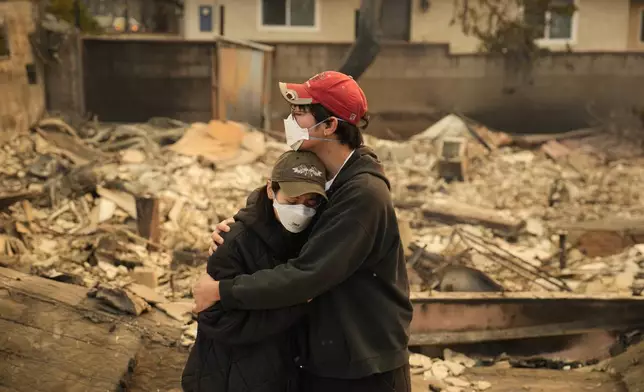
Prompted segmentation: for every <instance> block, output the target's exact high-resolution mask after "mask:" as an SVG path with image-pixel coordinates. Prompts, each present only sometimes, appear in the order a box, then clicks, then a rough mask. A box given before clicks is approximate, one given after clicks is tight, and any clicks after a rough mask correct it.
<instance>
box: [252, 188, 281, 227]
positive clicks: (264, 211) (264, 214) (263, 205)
mask: <svg viewBox="0 0 644 392" xmlns="http://www.w3.org/2000/svg"><path fill="white" fill-rule="evenodd" d="M271 189H272V190H273V194H277V192H278V191H279V190H280V185H279V184H278V183H277V182H276V181H271ZM256 191H257V192H258V195H257V200H256V202H255V205H256V206H257V209H258V211H259V214H258V219H259V220H261V221H264V222H266V221H270V220H271V219H275V213H274V212H273V202H272V201H271V200H270V199H269V198H268V194H267V192H266V185H264V186H262V187H260V188H257V190H256Z"/></svg>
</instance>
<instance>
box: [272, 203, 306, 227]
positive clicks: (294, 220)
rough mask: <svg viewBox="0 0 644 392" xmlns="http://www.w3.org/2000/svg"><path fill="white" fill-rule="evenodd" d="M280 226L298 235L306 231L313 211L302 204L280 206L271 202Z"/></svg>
mask: <svg viewBox="0 0 644 392" xmlns="http://www.w3.org/2000/svg"><path fill="white" fill-rule="evenodd" d="M273 207H275V210H276V211H277V215H278V216H279V218H280V222H281V223H282V226H284V228H285V229H286V230H288V231H290V232H291V233H299V232H301V231H303V230H304V229H306V228H307V227H308V226H309V224H310V223H311V220H312V219H313V217H314V216H315V209H313V208H311V207H307V206H305V205H303V204H280V203H278V202H277V200H273Z"/></svg>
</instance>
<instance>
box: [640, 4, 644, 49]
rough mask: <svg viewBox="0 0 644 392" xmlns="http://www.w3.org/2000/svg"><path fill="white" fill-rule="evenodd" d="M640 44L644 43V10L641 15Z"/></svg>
mask: <svg viewBox="0 0 644 392" xmlns="http://www.w3.org/2000/svg"><path fill="white" fill-rule="evenodd" d="M640 42H644V10H642V12H641V14H640Z"/></svg>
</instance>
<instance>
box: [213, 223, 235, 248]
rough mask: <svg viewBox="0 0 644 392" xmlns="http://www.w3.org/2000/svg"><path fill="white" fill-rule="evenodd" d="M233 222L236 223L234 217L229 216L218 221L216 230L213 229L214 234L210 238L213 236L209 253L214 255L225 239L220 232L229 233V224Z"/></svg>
mask: <svg viewBox="0 0 644 392" xmlns="http://www.w3.org/2000/svg"><path fill="white" fill-rule="evenodd" d="M233 223H235V219H233V218H227V219H224V220H223V221H221V222H219V223H217V226H215V231H213V232H212V235H211V236H210V238H212V244H210V248H209V249H208V255H210V256H212V254H213V253H215V251H216V250H217V248H218V247H220V246H221V245H222V244H223V243H224V239H223V237H222V236H221V235H220V233H228V232H229V231H230V226H229V225H232V224H233Z"/></svg>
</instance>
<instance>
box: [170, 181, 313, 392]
mask: <svg viewBox="0 0 644 392" xmlns="http://www.w3.org/2000/svg"><path fill="white" fill-rule="evenodd" d="M256 196H258V197H257V199H258V202H257V203H256V204H252V205H251V206H249V207H247V208H245V209H243V210H241V211H240V212H239V213H238V214H237V215H236V216H235V221H236V222H235V223H234V224H233V225H231V230H230V232H228V233H225V235H224V240H225V243H224V244H223V245H222V246H221V247H220V248H218V249H217V252H215V253H214V254H213V255H212V256H210V258H209V259H208V266H207V270H208V274H209V275H210V276H212V277H213V278H214V279H216V280H222V279H231V278H233V277H235V276H238V275H241V274H252V273H254V272H256V271H260V270H262V269H270V268H274V267H275V266H277V265H278V264H281V263H284V262H285V261H286V260H288V259H289V258H290V257H295V256H297V254H298V252H299V250H300V248H301V245H302V243H303V241H305V240H306V236H307V235H308V233H306V232H305V233H303V234H299V235H293V234H290V233H289V232H287V231H286V230H284V229H283V228H282V226H281V224H280V223H279V222H278V221H277V220H276V219H274V217H273V215H272V214H273V209H272V205H271V204H270V203H269V201H268V197H267V196H266V191H265V190H261V191H259V192H257V193H256ZM303 303H306V301H303ZM303 312H304V305H299V306H290V307H284V308H282V309H273V310H253V311H248V310H223V309H222V306H221V304H220V303H218V304H216V305H214V306H212V307H211V308H209V309H207V310H206V311H204V312H201V313H200V314H199V317H198V322H199V327H198V332H197V340H196V342H195V345H194V347H193V348H192V351H191V352H190V356H189V357H188V362H187V363H186V367H185V369H184V371H183V375H182V379H181V385H182V387H183V389H184V391H208V392H284V391H291V390H295V388H296V386H295V382H296V378H297V377H296V375H297V371H296V368H295V363H294V357H295V356H296V353H295V352H294V348H293V347H292V341H294V338H293V337H292V336H291V335H292V334H289V332H292V331H291V330H290V329H292V328H293V327H292V326H293V324H294V323H295V321H296V320H298V319H299V318H301V316H302V315H303Z"/></svg>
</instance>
